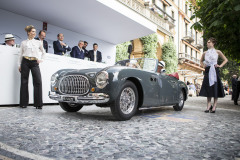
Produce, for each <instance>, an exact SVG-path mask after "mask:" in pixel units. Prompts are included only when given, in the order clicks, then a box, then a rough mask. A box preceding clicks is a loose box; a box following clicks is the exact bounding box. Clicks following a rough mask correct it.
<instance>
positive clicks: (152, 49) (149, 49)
mask: <svg viewBox="0 0 240 160" xmlns="http://www.w3.org/2000/svg"><path fill="white" fill-rule="evenodd" d="M140 40H141V41H142V43H143V53H144V57H145V58H155V59H157V55H156V53H157V43H158V38H157V34H156V33H155V34H151V35H148V36H145V37H142V38H140Z"/></svg>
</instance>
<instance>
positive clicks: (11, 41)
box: [2, 34, 16, 47]
mask: <svg viewBox="0 0 240 160" xmlns="http://www.w3.org/2000/svg"><path fill="white" fill-rule="evenodd" d="M15 39H16V38H15V37H14V36H13V35H12V34H6V35H5V43H2V45H5V46H10V47H13V46H14V45H15Z"/></svg>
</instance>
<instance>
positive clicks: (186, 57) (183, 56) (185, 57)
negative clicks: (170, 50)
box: [178, 53, 200, 66]
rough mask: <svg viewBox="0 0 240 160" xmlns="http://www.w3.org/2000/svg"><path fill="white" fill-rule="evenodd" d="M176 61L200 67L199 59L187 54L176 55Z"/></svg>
mask: <svg viewBox="0 0 240 160" xmlns="http://www.w3.org/2000/svg"><path fill="white" fill-rule="evenodd" d="M178 59H179V60H183V61H190V62H192V63H195V64H197V65H198V66H199V65H200V59H198V58H196V57H193V56H191V55H189V54H187V53H179V54H178Z"/></svg>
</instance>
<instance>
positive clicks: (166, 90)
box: [158, 74, 178, 104]
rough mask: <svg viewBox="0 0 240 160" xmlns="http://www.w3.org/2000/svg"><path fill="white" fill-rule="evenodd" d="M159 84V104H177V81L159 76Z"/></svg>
mask: <svg viewBox="0 0 240 160" xmlns="http://www.w3.org/2000/svg"><path fill="white" fill-rule="evenodd" d="M158 81H160V82H161V84H159V85H160V90H159V103H160V104H174V103H176V102H177V93H178V80H177V79H176V78H174V77H171V76H168V75H162V74H159V80H158Z"/></svg>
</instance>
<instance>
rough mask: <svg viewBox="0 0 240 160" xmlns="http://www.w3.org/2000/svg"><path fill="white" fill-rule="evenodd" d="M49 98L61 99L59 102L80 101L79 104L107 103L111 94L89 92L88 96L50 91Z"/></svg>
mask: <svg viewBox="0 0 240 160" xmlns="http://www.w3.org/2000/svg"><path fill="white" fill-rule="evenodd" d="M48 96H49V98H50V99H53V100H56V101H59V102H68V103H79V104H99V103H107V102H108V101H109V95H107V94H104V93H89V94H88V95H86V96H78V95H67V94H65V95H60V94H56V93H55V92H53V93H52V94H51V93H50V92H49V95H48Z"/></svg>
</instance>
